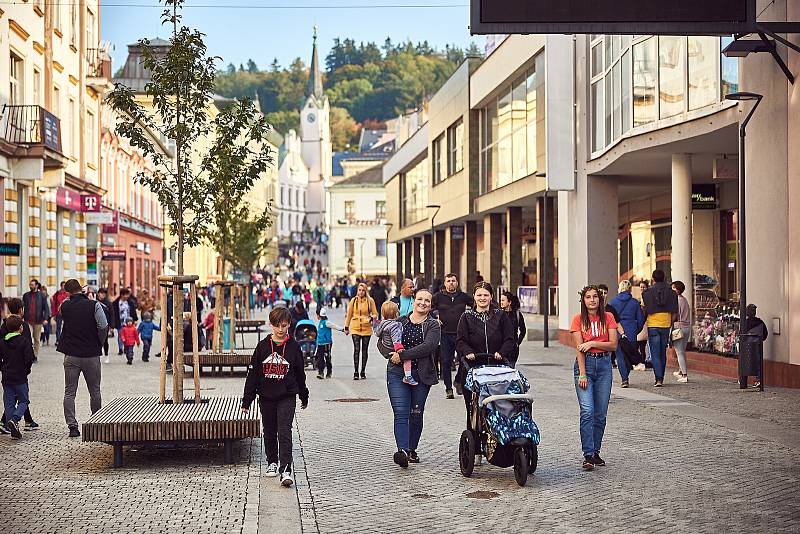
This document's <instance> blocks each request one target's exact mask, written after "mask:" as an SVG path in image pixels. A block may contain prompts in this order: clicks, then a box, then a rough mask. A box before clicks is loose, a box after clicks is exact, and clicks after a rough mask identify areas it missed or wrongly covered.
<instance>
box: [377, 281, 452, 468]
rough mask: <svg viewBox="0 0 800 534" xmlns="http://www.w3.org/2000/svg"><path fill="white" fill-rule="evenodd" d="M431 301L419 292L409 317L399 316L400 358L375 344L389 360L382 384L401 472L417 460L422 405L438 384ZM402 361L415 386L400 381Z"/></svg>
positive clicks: (436, 332)
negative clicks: (392, 417) (391, 414)
mask: <svg viewBox="0 0 800 534" xmlns="http://www.w3.org/2000/svg"><path fill="white" fill-rule="evenodd" d="M432 298H433V296H432V295H431V293H430V291H428V290H427V289H420V290H419V291H417V293H416V295H415V297H414V309H413V311H412V312H411V314H410V315H403V316H401V317H400V319H399V321H400V323H401V324H402V325H403V336H402V338H401V340H402V343H403V347H404V349H405V350H404V351H403V353H402V355H400V354H398V353H397V352H394V350H393V349H391V348H387V347H385V346H384V344H383V343H378V350H379V351H380V352H381V354H383V356H384V357H386V358H388V359H389V362H388V363H387V365H386V384H387V389H388V391H389V401H390V402H391V404H392V412H393V413H394V439H395V444H396V445H397V452H395V453H394V456H393V459H394V463H396V464H397V465H399V466H400V467H402V468H404V469H405V468H407V467H408V464H409V462H411V463H419V461H420V458H419V455H418V454H417V448H418V447H419V443H420V439H421V438H422V426H423V417H424V414H425V402H426V401H427V399H428V393H430V390H431V387H432V386H434V385H436V383H437V382H438V379H437V376H436V363H435V361H434V357H435V354H436V347H438V346H439V340H440V336H441V328H440V326H439V322H438V321H437V320H436V319H434V318H433V317H431V315H430V313H431V299H432ZM405 360H411V361H412V364H411V372H412V375H413V376H414V379H415V380H416V381H417V382H418V383H419V385H417V386H411V385H408V384H406V383H405V382H403V378H404V376H405V374H404V372H403V365H402V362H403V361H405Z"/></svg>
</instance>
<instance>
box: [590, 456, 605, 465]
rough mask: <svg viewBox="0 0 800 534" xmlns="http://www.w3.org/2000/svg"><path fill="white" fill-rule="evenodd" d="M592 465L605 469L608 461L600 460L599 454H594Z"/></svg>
mask: <svg viewBox="0 0 800 534" xmlns="http://www.w3.org/2000/svg"><path fill="white" fill-rule="evenodd" d="M592 463H593V464H594V465H596V466H598V467H605V465H606V461H605V460H603V459H602V458H600V454H599V453H594V456H593V457H592Z"/></svg>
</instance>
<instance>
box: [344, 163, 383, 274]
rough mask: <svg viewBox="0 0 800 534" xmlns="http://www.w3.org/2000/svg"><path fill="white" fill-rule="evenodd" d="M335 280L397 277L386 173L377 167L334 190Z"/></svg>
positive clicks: (346, 180) (347, 180)
mask: <svg viewBox="0 0 800 534" xmlns="http://www.w3.org/2000/svg"><path fill="white" fill-rule="evenodd" d="M329 191H330V202H331V203H330V211H331V220H332V222H331V231H330V258H331V259H330V262H329V272H330V274H331V275H332V276H359V277H374V276H379V275H380V276H390V275H392V276H393V275H394V266H395V255H394V250H392V249H393V248H394V247H392V248H391V249H390V248H388V247H387V241H386V238H387V230H388V226H387V224H386V223H387V213H386V190H385V189H384V186H383V172H382V170H381V168H380V167H373V168H372V169H368V170H366V171H363V172H361V173H358V174H355V175H353V176H351V177H350V178H346V179H344V180H342V181H341V182H339V183H337V184H335V185H333V186H332V187H331V188H330V189H329Z"/></svg>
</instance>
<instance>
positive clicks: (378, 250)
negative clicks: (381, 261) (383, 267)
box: [375, 239, 386, 258]
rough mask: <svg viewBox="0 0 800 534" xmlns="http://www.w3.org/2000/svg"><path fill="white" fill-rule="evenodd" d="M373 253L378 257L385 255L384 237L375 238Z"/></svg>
mask: <svg viewBox="0 0 800 534" xmlns="http://www.w3.org/2000/svg"><path fill="white" fill-rule="evenodd" d="M375 255H376V256H378V257H380V258H385V257H386V240H385V239H376V240H375Z"/></svg>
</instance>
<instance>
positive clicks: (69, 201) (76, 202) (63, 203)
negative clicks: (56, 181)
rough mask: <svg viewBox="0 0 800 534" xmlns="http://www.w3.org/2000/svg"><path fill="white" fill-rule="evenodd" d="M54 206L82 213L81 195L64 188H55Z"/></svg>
mask: <svg viewBox="0 0 800 534" xmlns="http://www.w3.org/2000/svg"><path fill="white" fill-rule="evenodd" d="M56 206H58V207H59V208H64V209H68V210H72V211H82V209H81V208H82V206H81V195H80V194H79V193H76V192H75V191H71V190H69V189H67V188H66V187H58V188H56Z"/></svg>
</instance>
